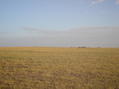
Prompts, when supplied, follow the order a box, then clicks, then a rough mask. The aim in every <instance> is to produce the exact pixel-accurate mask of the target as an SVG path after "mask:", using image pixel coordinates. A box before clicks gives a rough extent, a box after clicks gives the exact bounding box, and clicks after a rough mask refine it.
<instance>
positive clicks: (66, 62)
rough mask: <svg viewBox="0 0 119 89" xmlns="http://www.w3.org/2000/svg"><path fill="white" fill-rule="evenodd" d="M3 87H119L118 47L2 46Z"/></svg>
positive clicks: (0, 80) (0, 88) (0, 71)
mask: <svg viewBox="0 0 119 89" xmlns="http://www.w3.org/2000/svg"><path fill="white" fill-rule="evenodd" d="M0 89H119V48H57V47H6V48H2V47H1V48H0Z"/></svg>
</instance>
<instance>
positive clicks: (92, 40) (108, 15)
mask: <svg viewBox="0 0 119 89" xmlns="http://www.w3.org/2000/svg"><path fill="white" fill-rule="evenodd" d="M0 11H1V14H0V47H20V46H24V47H27V46H28V47H30V46H32V47H84V46H85V47H119V40H118V38H119V0H19V1H16V0H0Z"/></svg>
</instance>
